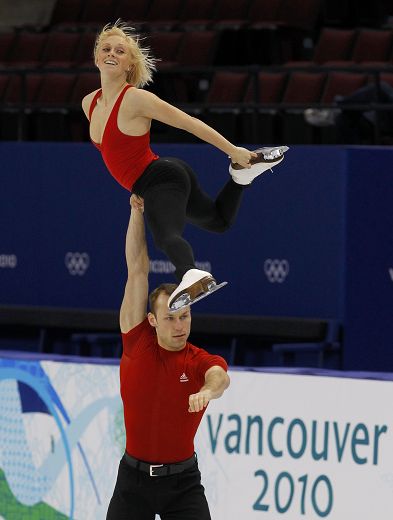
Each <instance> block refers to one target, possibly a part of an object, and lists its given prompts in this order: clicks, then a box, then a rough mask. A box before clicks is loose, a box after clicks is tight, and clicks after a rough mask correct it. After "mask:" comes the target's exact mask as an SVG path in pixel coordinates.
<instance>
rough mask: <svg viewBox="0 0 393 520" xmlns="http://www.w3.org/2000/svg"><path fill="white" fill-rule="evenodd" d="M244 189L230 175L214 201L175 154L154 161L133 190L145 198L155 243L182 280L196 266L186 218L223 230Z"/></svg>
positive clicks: (146, 216) (231, 222) (202, 225)
mask: <svg viewBox="0 0 393 520" xmlns="http://www.w3.org/2000/svg"><path fill="white" fill-rule="evenodd" d="M243 190H244V187H243V186H241V185H240V184H236V183H235V182H234V181H233V180H232V178H230V180H229V181H228V182H227V183H226V184H225V186H224V188H223V189H222V190H221V192H220V193H219V195H218V197H217V198H216V200H215V201H214V200H212V199H211V198H210V197H209V196H208V195H207V194H206V193H204V192H203V191H202V190H201V189H200V187H199V185H198V181H197V178H196V175H195V173H194V172H193V170H192V168H191V167H190V166H189V165H188V164H187V163H185V162H184V161H182V160H180V159H177V158H172V157H169V158H166V157H165V158H160V159H157V160H156V161H153V162H152V163H151V164H149V166H148V167H147V168H146V170H145V171H144V172H143V174H142V175H141V177H139V179H138V180H137V181H136V183H135V184H134V186H133V190H132V191H133V193H135V194H136V195H140V196H141V197H143V199H144V201H145V202H144V208H145V210H144V213H145V218H146V222H147V225H148V227H149V229H150V231H151V233H152V235H153V239H154V243H155V245H156V247H157V248H158V249H160V250H161V251H163V252H164V253H165V254H166V256H167V257H168V258H169V260H170V261H171V262H172V263H173V265H174V266H175V268H176V271H175V274H176V278H177V279H178V280H179V281H180V280H181V279H182V277H183V275H184V273H185V272H186V271H188V270H189V269H193V268H195V261H194V254H193V251H192V248H191V246H190V244H189V243H188V242H187V241H186V240H185V239H184V238H183V237H182V233H183V230H184V227H185V224H186V221H189V222H191V223H192V224H195V225H196V226H198V227H200V228H203V229H207V230H208V231H214V232H217V233H223V232H224V231H226V230H227V229H228V228H229V227H230V226H231V225H232V224H233V222H234V220H235V218H236V215H237V212H238V209H239V207H240V202H241V198H242V194H243Z"/></svg>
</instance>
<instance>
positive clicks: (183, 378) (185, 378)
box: [180, 372, 188, 383]
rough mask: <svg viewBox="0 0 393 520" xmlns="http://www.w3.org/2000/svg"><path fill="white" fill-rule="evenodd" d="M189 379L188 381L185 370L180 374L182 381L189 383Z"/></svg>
mask: <svg viewBox="0 0 393 520" xmlns="http://www.w3.org/2000/svg"><path fill="white" fill-rule="evenodd" d="M187 381H188V377H187V376H186V374H185V373H184V372H183V373H182V375H181V376H180V383H187Z"/></svg>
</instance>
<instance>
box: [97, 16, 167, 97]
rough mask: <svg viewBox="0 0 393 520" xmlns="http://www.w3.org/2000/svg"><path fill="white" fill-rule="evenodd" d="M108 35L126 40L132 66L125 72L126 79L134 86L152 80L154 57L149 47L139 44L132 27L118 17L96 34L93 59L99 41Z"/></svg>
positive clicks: (154, 66)
mask: <svg viewBox="0 0 393 520" xmlns="http://www.w3.org/2000/svg"><path fill="white" fill-rule="evenodd" d="M109 36H121V37H122V38H124V40H125V41H126V44H127V47H128V49H129V51H130V54H131V57H132V59H133V61H134V63H133V67H132V69H131V70H130V71H128V72H126V81H127V83H129V84H130V85H134V86H135V87H143V86H144V85H147V84H148V83H150V82H151V81H152V77H153V72H154V71H155V70H156V61H157V60H156V59H155V58H154V57H153V56H151V55H150V49H149V48H148V47H143V46H142V45H141V37H140V36H139V35H138V34H137V33H136V32H135V29H134V28H133V27H130V26H128V25H127V23H126V22H122V21H121V19H120V18H119V19H118V20H116V22H115V23H108V24H106V25H105V27H103V29H102V30H101V32H100V33H99V34H98V35H97V38H96V41H95V44H94V61H96V60H97V50H98V46H99V45H100V43H101V42H102V41H103V40H104V39H105V38H108V37H109Z"/></svg>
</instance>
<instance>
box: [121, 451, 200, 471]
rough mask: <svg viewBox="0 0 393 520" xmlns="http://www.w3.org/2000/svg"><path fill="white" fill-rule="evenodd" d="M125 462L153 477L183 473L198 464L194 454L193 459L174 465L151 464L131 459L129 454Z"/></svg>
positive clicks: (126, 455)
mask: <svg viewBox="0 0 393 520" xmlns="http://www.w3.org/2000/svg"><path fill="white" fill-rule="evenodd" d="M124 460H125V462H126V463H127V464H128V465H129V466H131V467H132V468H136V469H138V470H140V471H144V472H145V473H147V474H148V475H150V476H151V477H165V476H167V475H174V474H175V473H181V472H182V471H184V470H185V469H188V468H191V466H193V465H194V464H195V463H196V461H197V458H196V455H195V453H194V455H193V456H192V457H190V458H189V459H187V460H183V461H182V462H174V463H173V464H149V463H148V462H143V461H142V460H138V459H135V458H134V457H131V455H128V453H124Z"/></svg>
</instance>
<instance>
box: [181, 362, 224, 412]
mask: <svg viewBox="0 0 393 520" xmlns="http://www.w3.org/2000/svg"><path fill="white" fill-rule="evenodd" d="M229 383H230V379H229V376H228V374H227V373H226V371H225V370H224V369H223V368H221V367H220V366H218V365H214V366H212V367H210V368H209V370H207V371H206V373H205V384H204V385H203V386H202V388H201V389H200V390H199V392H198V393H197V394H192V395H190V397H189V398H188V405H189V408H188V411H189V412H200V411H201V410H202V409H203V408H205V407H206V406H207V405H208V404H209V401H211V400H212V399H218V398H219V397H221V396H222V394H223V393H224V391H225V390H226V389H227V388H228V386H229Z"/></svg>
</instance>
